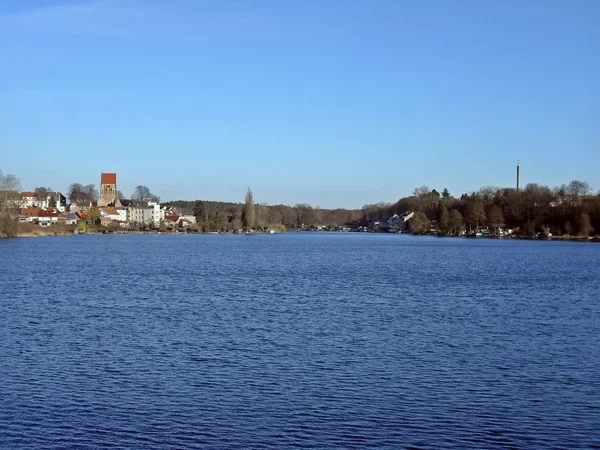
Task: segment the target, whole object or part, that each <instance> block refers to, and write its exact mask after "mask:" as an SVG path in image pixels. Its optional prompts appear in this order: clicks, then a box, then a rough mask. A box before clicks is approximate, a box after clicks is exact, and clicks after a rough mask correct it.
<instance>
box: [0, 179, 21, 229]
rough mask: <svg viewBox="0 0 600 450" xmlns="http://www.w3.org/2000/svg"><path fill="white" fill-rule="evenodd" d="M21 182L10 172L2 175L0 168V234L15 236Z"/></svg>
mask: <svg viewBox="0 0 600 450" xmlns="http://www.w3.org/2000/svg"><path fill="white" fill-rule="evenodd" d="M20 189H21V183H20V182H19V179H18V178H17V177H15V176H14V175H12V174H6V175H4V174H3V173H2V171H1V170H0V236H15V235H16V234H17V225H18V224H17V222H16V220H15V218H16V215H17V211H18V201H19V190H20Z"/></svg>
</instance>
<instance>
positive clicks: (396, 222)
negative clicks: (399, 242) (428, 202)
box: [387, 211, 415, 227]
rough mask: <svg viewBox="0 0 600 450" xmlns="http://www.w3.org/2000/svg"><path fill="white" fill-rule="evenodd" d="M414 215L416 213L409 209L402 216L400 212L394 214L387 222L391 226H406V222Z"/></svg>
mask: <svg viewBox="0 0 600 450" xmlns="http://www.w3.org/2000/svg"><path fill="white" fill-rule="evenodd" d="M414 215H415V213H414V212H412V211H408V212H406V213H404V214H402V215H401V216H399V215H398V214H394V215H393V216H392V217H390V218H389V219H388V220H387V223H388V225H389V226H391V227H404V226H405V225H406V222H408V221H409V220H410V219H412V218H413V217H414Z"/></svg>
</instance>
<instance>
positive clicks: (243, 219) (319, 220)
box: [163, 188, 361, 231]
mask: <svg viewBox="0 0 600 450" xmlns="http://www.w3.org/2000/svg"><path fill="white" fill-rule="evenodd" d="M163 204H164V205H167V206H172V207H174V208H176V209H177V210H178V211H179V212H180V213H181V214H192V215H194V216H195V217H196V225H197V227H198V228H199V230H200V231H237V230H240V229H245V230H251V229H252V230H258V231H261V230H267V229H278V230H283V229H288V230H298V229H315V228H316V227H320V226H324V227H328V228H335V227H340V226H343V225H346V224H348V223H351V222H354V221H357V220H358V219H360V217H361V211H360V210H358V209H357V210H348V209H342V208H339V209H323V208H318V207H316V208H314V207H312V206H311V205H308V204H305V203H302V204H297V205H295V206H288V205H267V204H264V203H256V202H255V200H254V195H253V193H252V190H251V189H250V188H248V190H247V192H246V196H245V199H244V203H232V202H217V201H209V200H196V201H187V200H176V201H171V202H166V203H163Z"/></svg>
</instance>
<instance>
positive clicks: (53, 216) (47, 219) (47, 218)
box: [37, 210, 59, 227]
mask: <svg viewBox="0 0 600 450" xmlns="http://www.w3.org/2000/svg"><path fill="white" fill-rule="evenodd" d="M58 215H59V214H58V213H57V212H55V211H53V210H49V211H40V212H39V214H38V216H37V222H38V224H40V226H42V227H48V226H50V225H52V224H55V223H56V222H58Z"/></svg>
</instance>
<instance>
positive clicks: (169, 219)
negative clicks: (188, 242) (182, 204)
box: [165, 215, 179, 227]
mask: <svg viewBox="0 0 600 450" xmlns="http://www.w3.org/2000/svg"><path fill="white" fill-rule="evenodd" d="M165 225H167V226H174V227H176V226H178V225H179V216H175V215H169V216H165Z"/></svg>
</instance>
